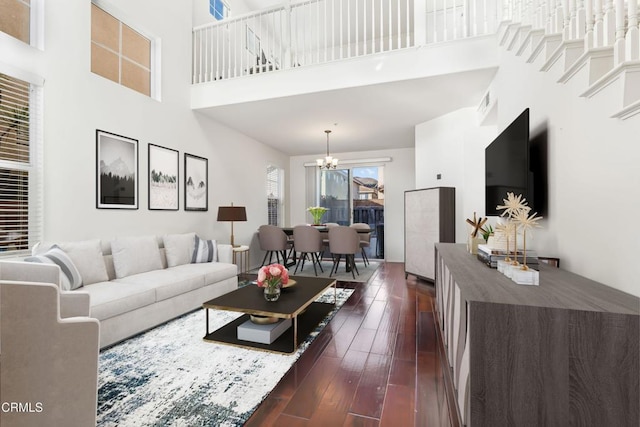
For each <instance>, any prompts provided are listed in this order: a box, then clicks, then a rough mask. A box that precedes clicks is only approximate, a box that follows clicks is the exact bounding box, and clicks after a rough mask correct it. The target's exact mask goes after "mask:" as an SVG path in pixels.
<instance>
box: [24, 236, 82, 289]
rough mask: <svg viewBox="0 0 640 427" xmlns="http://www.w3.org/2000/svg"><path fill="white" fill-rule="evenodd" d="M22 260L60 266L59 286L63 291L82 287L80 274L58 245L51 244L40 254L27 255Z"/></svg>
mask: <svg viewBox="0 0 640 427" xmlns="http://www.w3.org/2000/svg"><path fill="white" fill-rule="evenodd" d="M24 260H25V261H26V262H40V263H43V264H54V265H57V266H58V267H60V271H61V272H62V274H61V275H60V288H61V289H62V290H63V291H69V290H71V289H78V288H80V287H82V276H81V275H80V272H79V271H78V269H77V268H76V266H75V265H74V264H73V261H72V260H71V258H70V257H69V255H67V254H66V253H65V251H63V250H62V249H61V248H60V247H59V246H58V245H53V246H51V248H50V249H49V250H48V251H46V252H44V253H42V254H40V255H35V256H30V257H27V258H25V259H24Z"/></svg>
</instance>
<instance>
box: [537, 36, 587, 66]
mask: <svg viewBox="0 0 640 427" xmlns="http://www.w3.org/2000/svg"><path fill="white" fill-rule="evenodd" d="M583 52H584V41H583V40H581V39H578V40H565V41H563V42H561V43H560V45H559V46H558V47H557V48H556V50H555V51H554V52H553V53H552V54H551V55H550V56H549V58H547V60H546V61H545V63H544V64H543V65H542V67H541V68H540V71H549V70H551V68H552V67H553V66H554V65H555V64H556V63H559V65H560V66H561V70H562V73H565V72H566V71H567V70H568V69H569V68H570V67H571V65H573V64H574V63H575V62H576V61H577V60H578V58H580V56H581V55H582V53H583Z"/></svg>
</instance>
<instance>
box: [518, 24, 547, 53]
mask: <svg viewBox="0 0 640 427" xmlns="http://www.w3.org/2000/svg"><path fill="white" fill-rule="evenodd" d="M543 36H544V29H542V28H538V29H535V30H531V31H529V32H528V33H527V35H526V37H525V38H524V40H523V41H522V43H520V47H519V48H518V50H517V51H516V55H517V56H522V55H524V53H525V51H526V50H527V49H529V53H531V52H532V51H533V49H534V48H535V47H536V46H537V45H538V43H539V42H540V39H542V37H543Z"/></svg>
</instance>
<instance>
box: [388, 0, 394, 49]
mask: <svg viewBox="0 0 640 427" xmlns="http://www.w3.org/2000/svg"><path fill="white" fill-rule="evenodd" d="M391 1H392V0H389V1H388V2H387V6H388V9H389V50H393V31H392V28H393V25H392V23H393V21H392V18H393V13H391V11H392V10H393V5H392V4H391Z"/></svg>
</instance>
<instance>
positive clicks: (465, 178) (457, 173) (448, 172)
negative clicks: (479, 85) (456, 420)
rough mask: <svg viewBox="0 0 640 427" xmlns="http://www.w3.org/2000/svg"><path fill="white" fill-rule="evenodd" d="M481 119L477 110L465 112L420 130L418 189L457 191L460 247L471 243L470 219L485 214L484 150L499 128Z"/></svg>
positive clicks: (452, 114) (444, 118)
mask: <svg viewBox="0 0 640 427" xmlns="http://www.w3.org/2000/svg"><path fill="white" fill-rule="evenodd" d="M477 118H478V114H477V113H476V109H475V108H463V109H460V110H457V111H454V112H451V113H449V114H445V115H443V116H440V117H438V118H436V119H433V120H430V121H428V122H426V123H422V124H420V125H418V126H416V142H415V144H416V147H415V149H416V188H430V187H455V189H456V220H455V223H456V242H458V243H466V242H467V235H468V233H467V224H466V222H465V220H466V218H472V217H473V213H474V212H477V214H478V216H484V211H485V209H484V149H485V147H486V146H487V145H489V143H490V142H491V141H492V140H493V138H494V137H495V135H496V127H495V126H478V125H477V124H476V121H477ZM438 174H440V175H441V177H440V179H438V178H437V175H438Z"/></svg>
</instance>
